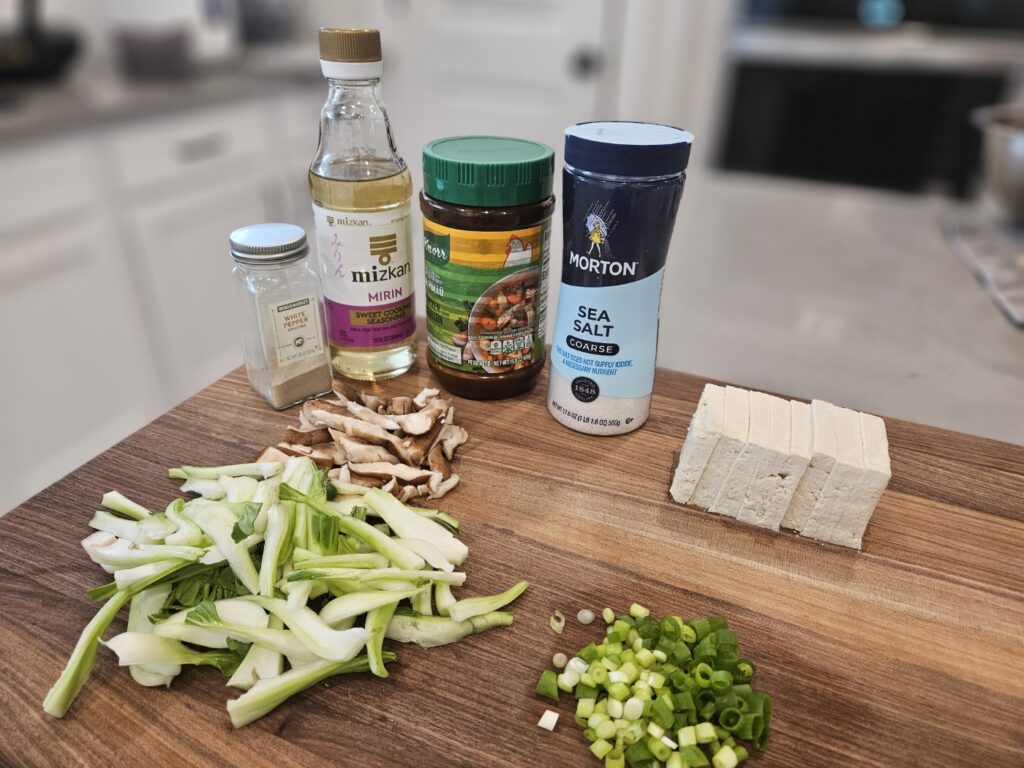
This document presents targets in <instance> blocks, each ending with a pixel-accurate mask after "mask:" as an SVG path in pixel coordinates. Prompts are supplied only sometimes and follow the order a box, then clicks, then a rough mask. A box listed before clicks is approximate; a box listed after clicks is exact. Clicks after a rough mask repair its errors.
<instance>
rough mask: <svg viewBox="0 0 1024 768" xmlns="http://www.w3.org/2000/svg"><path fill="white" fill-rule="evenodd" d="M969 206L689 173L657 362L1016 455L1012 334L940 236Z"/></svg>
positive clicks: (1019, 355)
mask: <svg viewBox="0 0 1024 768" xmlns="http://www.w3.org/2000/svg"><path fill="white" fill-rule="evenodd" d="M976 213H977V211H976V206H975V205H973V204H964V203H954V202H952V201H950V200H947V199H944V198H931V197H922V196H911V195H902V194H896V193H887V192H882V191H879V190H870V189H858V188H852V187H843V186H838V185H827V184H816V183H808V182H800V181H787V180H784V179H778V178H766V177H758V176H750V175H744V174H721V173H709V172H706V171H703V170H702V169H701V168H697V169H696V170H695V172H693V173H691V174H690V178H689V179H688V181H687V189H686V192H685V193H684V195H683V202H682V205H681V207H680V210H679V219H678V223H677V226H676V230H675V235H674V238H673V243H672V252H671V254H670V256H669V263H668V267H667V270H666V276H665V287H664V292H663V295H662V307H661V338H660V344H659V355H658V362H659V364H660V365H664V366H667V367H670V368H673V369H676V370H684V371H697V372H700V373H701V374H702V375H705V376H710V377H714V378H721V379H726V380H729V381H735V382H737V383H739V384H741V385H744V386H749V387H752V388H761V389H771V390H779V391H783V392H790V393H793V394H796V395H799V396H802V397H806V398H811V397H818V398H822V399H826V400H831V401H833V402H836V403H839V404H842V405H845V406H849V407H851V408H856V409H859V410H866V411H872V412H875V413H878V414H880V415H883V416H898V417H900V418H903V419H908V420H911V421H917V422H921V423H924V424H930V425H933V426H939V427H944V428H946V429H954V430H958V431H962V432H969V433H971V434H978V435H984V436H986V437H992V438H996V439H1001V440H1006V441H1009V442H1013V443H1018V444H1024V405H1022V404H1024V329H1020V328H1017V327H1015V326H1014V325H1013V324H1011V323H1010V322H1009V321H1008V320H1007V319H1006V317H1005V316H1004V315H1003V314H1002V312H1001V311H1000V310H999V309H998V308H997V307H996V305H995V304H994V303H993V302H992V300H991V299H990V298H989V297H988V295H987V294H986V293H985V292H984V291H983V290H982V288H981V287H980V286H979V285H978V283H977V281H976V280H975V278H974V277H973V276H972V275H971V273H970V272H969V271H968V269H967V268H966V267H965V266H964V265H963V264H962V263H961V262H960V260H959V259H958V258H957V257H956V256H955V255H954V253H953V252H952V250H951V249H950V247H949V245H948V244H947V243H946V241H945V240H944V238H943V234H942V224H943V222H944V221H947V220H948V218H949V217H951V216H964V215H968V216H970V215H975V214H976Z"/></svg>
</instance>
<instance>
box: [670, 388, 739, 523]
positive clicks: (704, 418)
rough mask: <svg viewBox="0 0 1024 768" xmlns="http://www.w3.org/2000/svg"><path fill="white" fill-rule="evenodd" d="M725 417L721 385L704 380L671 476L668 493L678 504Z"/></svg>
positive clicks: (693, 484) (687, 493) (704, 462)
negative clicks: (702, 388)
mask: <svg viewBox="0 0 1024 768" xmlns="http://www.w3.org/2000/svg"><path fill="white" fill-rule="evenodd" d="M724 417H725V387H720V386H718V385H717V384H706V385H705V386H704V391H703V392H702V393H701V395H700V402H699V403H697V410H696V411H694V413H693V418H692V419H690V428H689V429H688V430H687V432H686V440H685V441H684V442H683V448H682V450H681V451H680V452H679V464H678V465H677V466H676V472H675V475H674V476H673V477H672V486H671V488H669V493H670V494H671V495H672V498H673V499H674V500H675V501H677V502H679V503H680V504H686V503H687V502H689V501H690V497H691V496H692V495H693V491H694V489H695V488H696V487H697V482H698V481H699V480H700V476H701V474H702V473H703V472H704V468H705V467H706V466H707V464H708V460H709V459H710V458H711V454H712V452H713V451H714V450H715V446H716V445H718V439H719V438H720V437H721V436H722V428H723V420H724Z"/></svg>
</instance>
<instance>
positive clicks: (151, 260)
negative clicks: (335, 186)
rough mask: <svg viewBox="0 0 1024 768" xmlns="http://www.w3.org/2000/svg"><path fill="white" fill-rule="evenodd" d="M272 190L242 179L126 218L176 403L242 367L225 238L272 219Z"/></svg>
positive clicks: (264, 182) (270, 186)
mask: <svg viewBox="0 0 1024 768" xmlns="http://www.w3.org/2000/svg"><path fill="white" fill-rule="evenodd" d="M276 189H277V185H276V183H275V182H273V181H272V180H270V179H263V178H259V177H251V176H250V177H243V178H239V179H236V180H233V181H232V182H230V183H223V184H222V185H220V186H218V187H216V188H213V189H199V190H197V191H196V192H194V193H193V194H191V195H188V196H180V197H174V198H172V199H169V200H164V201H161V202H157V203H150V204H148V205H144V206H140V207H138V208H137V209H136V210H135V211H134V213H133V215H132V216H131V220H132V227H131V229H132V231H133V232H134V237H135V240H136V246H137V252H138V254H139V256H140V257H141V259H142V267H143V268H142V269H140V270H139V275H138V277H139V280H140V282H142V283H143V285H144V286H145V290H146V292H147V295H148V298H149V305H150V307H151V312H152V314H153V318H154V323H153V326H154V330H155V334H156V336H157V338H158V339H160V346H161V350H160V351H161V356H160V358H161V359H160V363H161V366H162V373H163V375H164V376H165V377H166V380H167V382H168V383H169V385H170V393H171V394H172V395H173V396H174V397H175V399H176V400H181V399H183V398H186V397H188V396H190V395H192V394H194V393H195V392H197V391H198V390H200V389H202V388H203V387H205V386H207V385H209V384H211V383H213V382H214V381H216V380H217V379H218V378H220V377H221V376H223V375H224V374H226V373H227V372H228V371H230V370H231V369H233V368H235V367H237V366H238V365H241V363H242V353H241V342H240V341H239V328H238V322H237V318H236V312H235V305H234V301H233V297H232V294H231V277H230V275H231V267H232V261H231V257H230V256H229V254H228V235H229V234H230V233H231V231H232V230H233V229H235V228H236V227H241V226H244V225H246V224H254V223H258V222H262V221H267V220H269V218H270V217H271V215H272V213H273V212H274V211H273V209H274V208H276V205H274V204H273V202H272V201H273V199H274V197H275V195H276Z"/></svg>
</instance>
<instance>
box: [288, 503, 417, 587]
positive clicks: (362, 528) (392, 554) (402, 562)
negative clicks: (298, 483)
mask: <svg viewBox="0 0 1024 768" xmlns="http://www.w3.org/2000/svg"><path fill="white" fill-rule="evenodd" d="M278 493H279V494H280V496H281V500H282V501H294V502H298V503H300V504H305V505H306V506H307V507H309V508H310V509H313V510H316V511H317V512H319V513H320V514H322V515H332V516H334V517H336V518H337V519H338V528H339V529H340V530H341V531H343V532H344V533H346V534H348V535H349V536H355V537H356V538H358V539H359V540H361V541H363V542H365V543H366V544H368V545H369V546H370V547H371V548H373V549H374V550H375V551H377V552H379V553H380V554H382V555H384V557H386V558H387V559H388V560H390V561H391V562H393V563H394V564H395V565H397V566H398V567H399V568H406V569H412V570H415V569H417V568H422V567H423V566H424V564H425V561H424V560H423V558H422V557H420V556H419V555H417V554H416V553H415V552H413V551H411V550H410V549H408V548H407V547H404V546H402V545H401V544H400V543H398V542H397V541H395V540H394V539H392V538H391V537H390V536H387V535H386V534H384V533H381V532H380V531H378V530H377V529H376V528H374V527H373V526H372V525H368V524H367V523H364V522H363V521H362V520H357V519H356V518H354V517H348V516H345V515H342V514H339V513H338V512H336V511H335V510H333V509H331V507H329V506H328V505H327V504H326V503H325V502H322V501H317V500H315V499H312V498H310V497H309V496H307V495H306V494H304V493H302V492H300V491H298V490H296V489H295V488H293V487H292V486H290V485H288V484H287V483H281V487H280V488H279V489H278Z"/></svg>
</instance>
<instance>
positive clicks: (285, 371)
mask: <svg viewBox="0 0 1024 768" xmlns="http://www.w3.org/2000/svg"><path fill="white" fill-rule="evenodd" d="M229 242H230V244H231V256H232V258H233V259H234V260H235V266H234V269H233V270H232V272H231V274H232V278H233V284H234V294H235V302H236V304H237V306H238V312H239V318H240V320H241V327H242V349H243V352H244V355H245V370H246V372H247V373H248V374H249V383H250V384H252V388H253V389H255V390H256V391H257V392H259V393H260V394H261V395H262V396H263V397H264V398H265V399H266V401H267V402H268V403H270V405H271V406H273V407H274V408H277V409H282V408H287V407H288V406H291V405H295V404H296V403H300V402H302V401H303V400H306V399H308V398H310V397H315V396H317V395H322V394H325V393H327V392H329V391H330V390H331V362H330V355H329V353H328V347H327V344H326V342H325V333H324V316H323V303H322V302H323V299H322V294H321V288H320V278H319V277H318V276H317V273H316V271H315V270H314V269H313V268H312V267H311V266H310V264H309V261H308V259H307V258H306V257H307V255H308V254H309V246H308V245H307V243H306V233H305V232H304V231H303V229H302V228H301V227H297V226H295V225H294V224H253V225H251V226H247V227H241V228H239V229H236V230H235V231H234V232H232V233H231V236H230V238H229Z"/></svg>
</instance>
